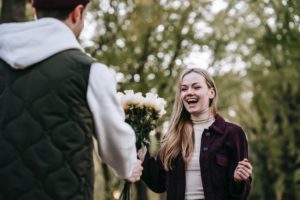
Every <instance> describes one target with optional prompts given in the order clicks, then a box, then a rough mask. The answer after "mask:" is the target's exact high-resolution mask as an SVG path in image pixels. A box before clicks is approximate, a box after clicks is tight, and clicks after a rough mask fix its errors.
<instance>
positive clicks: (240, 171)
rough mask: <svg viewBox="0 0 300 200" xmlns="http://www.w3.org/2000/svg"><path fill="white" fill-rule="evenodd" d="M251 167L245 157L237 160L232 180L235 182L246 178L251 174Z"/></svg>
mask: <svg viewBox="0 0 300 200" xmlns="http://www.w3.org/2000/svg"><path fill="white" fill-rule="evenodd" d="M252 169H253V168H252V166H251V164H250V162H249V161H248V159H246V158H245V159H244V160H242V161H239V162H238V165H237V166H236V168H235V170H234V174H233V177H234V180H235V181H236V182H240V181H245V180H247V179H248V178H249V177H250V176H251V175H252Z"/></svg>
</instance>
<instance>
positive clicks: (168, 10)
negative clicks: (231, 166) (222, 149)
mask: <svg viewBox="0 0 300 200" xmlns="http://www.w3.org/2000/svg"><path fill="white" fill-rule="evenodd" d="M23 1H24V0H22V1H18V2H19V3H20V2H23ZM1 2H2V4H3V5H2V7H1V21H2V22H4V19H9V20H8V21H22V20H20V18H18V16H19V13H22V9H23V10H24V7H22V6H18V7H12V6H15V5H16V4H11V2H14V1H13V0H2V1H0V5H1ZM24 2H25V1H24ZM5 3H6V5H4V4H5ZM7 5H9V7H10V10H11V12H10V13H8V12H7V11H5V9H6V10H7V8H4V7H7ZM19 9H20V10H21V11H18V12H15V11H17V10H19ZM8 10H9V9H8ZM12 10H13V12H12ZM29 10H30V9H29ZM89 10H90V12H89V13H88V16H87V22H88V24H90V25H89V26H88V31H86V33H85V34H84V35H89V38H88V39H86V40H85V39H84V38H83V40H82V42H83V45H84V46H85V48H86V50H87V52H89V53H90V54H91V55H92V56H94V57H96V58H97V59H98V60H99V61H100V62H103V63H104V64H106V65H108V66H109V67H111V68H113V69H115V70H116V71H117V73H116V77H117V81H118V82H119V83H120V84H119V90H125V89H134V90H135V91H140V92H144V93H145V92H148V91H149V90H150V91H154V92H157V93H158V94H159V96H162V97H164V98H165V99H166V100H167V102H168V107H167V111H168V115H166V116H165V118H164V119H162V120H161V121H160V126H159V127H158V129H157V130H156V132H157V134H155V135H154V137H152V138H151V141H152V143H151V146H150V148H149V149H150V151H152V152H153V153H155V152H156V150H157V147H158V146H159V141H160V138H161V136H162V135H161V134H162V133H163V121H164V120H167V119H168V117H169V116H170V113H171V110H172V105H173V102H174V96H175V89H176V88H175V87H176V82H177V79H178V75H179V73H180V71H181V70H182V69H183V68H186V67H187V66H190V65H193V66H197V67H204V68H208V70H209V71H210V72H211V73H213V75H214V78H215V81H216V83H217V87H218V90H219V95H220V96H219V111H220V112H221V113H222V115H224V116H225V117H226V118H227V119H228V120H230V121H233V122H236V123H240V124H242V126H243V127H244V129H245V130H246V133H247V136H248V138H249V141H250V156H251V162H252V163H253V166H254V176H253V184H252V188H253V189H252V191H251V196H250V199H253V200H254V199H255V200H257V199H261V200H269V199H276V200H283V199H284V200H285V199H289V200H293V199H300V192H299V191H300V186H299V185H300V167H299V165H300V155H299V154H300V148H299V147H300V137H299V132H300V131H299V129H300V125H299V120H300V116H299V115H300V112H299V110H300V108H299V105H300V102H299V101H300V94H299V93H300V91H299V87H300V83H299V81H300V79H299V76H300V72H299V70H300V67H299V64H300V56H299V55H300V41H299V38H300V37H299V36H300V4H299V2H298V1H297V0H262V1H236V0H227V1H225V0H214V1H213V0H199V1H193V0H160V1H155V0H101V1H100V0H93V1H92V3H91V5H90V6H89ZM12 15H13V16H12ZM26 15H27V16H29V18H32V9H31V11H29V14H26ZM23 19H24V18H23ZM164 125H165V124H164ZM96 175H97V177H96V184H95V199H103V198H106V199H117V198H118V194H119V191H120V189H121V188H120V187H121V186H122V184H121V181H120V180H118V179H116V178H115V177H114V176H113V175H112V172H111V170H110V169H109V168H108V167H107V166H106V165H103V164H102V163H101V164H100V165H97V167H96ZM133 193H134V194H135V195H134V196H135V199H136V200H141V199H143V200H146V199H151V200H156V199H157V200H158V199H165V197H164V196H159V195H155V194H153V193H152V192H150V191H147V192H146V191H145V187H144V185H143V184H142V183H137V185H136V187H135V188H134V191H133ZM147 194H148V195H149V197H148V195H147Z"/></svg>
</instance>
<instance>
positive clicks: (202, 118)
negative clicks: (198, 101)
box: [191, 108, 215, 124]
mask: <svg viewBox="0 0 300 200" xmlns="http://www.w3.org/2000/svg"><path fill="white" fill-rule="evenodd" d="M191 120H192V123H193V124H206V123H208V122H212V121H214V120H215V117H214V116H213V114H212V113H211V110H210V109H209V108H207V109H205V110H203V111H202V112H201V113H200V114H199V115H197V116H195V115H191Z"/></svg>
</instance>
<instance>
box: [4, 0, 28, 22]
mask: <svg viewBox="0 0 300 200" xmlns="http://www.w3.org/2000/svg"><path fill="white" fill-rule="evenodd" d="M25 13H26V0H2V9H1V18H0V22H1V23H5V22H22V21H25V20H26V14H25Z"/></svg>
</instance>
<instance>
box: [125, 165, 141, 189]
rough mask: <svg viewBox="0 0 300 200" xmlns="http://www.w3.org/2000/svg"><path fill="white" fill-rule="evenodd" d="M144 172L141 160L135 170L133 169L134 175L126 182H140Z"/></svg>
mask: <svg viewBox="0 0 300 200" xmlns="http://www.w3.org/2000/svg"><path fill="white" fill-rule="evenodd" d="M142 171H143V167H142V161H141V160H137V162H136V164H135V166H134V168H133V171H132V174H131V176H130V177H129V178H127V179H126V180H127V181H129V182H131V183H134V182H136V181H139V180H140V177H141V175H142Z"/></svg>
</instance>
